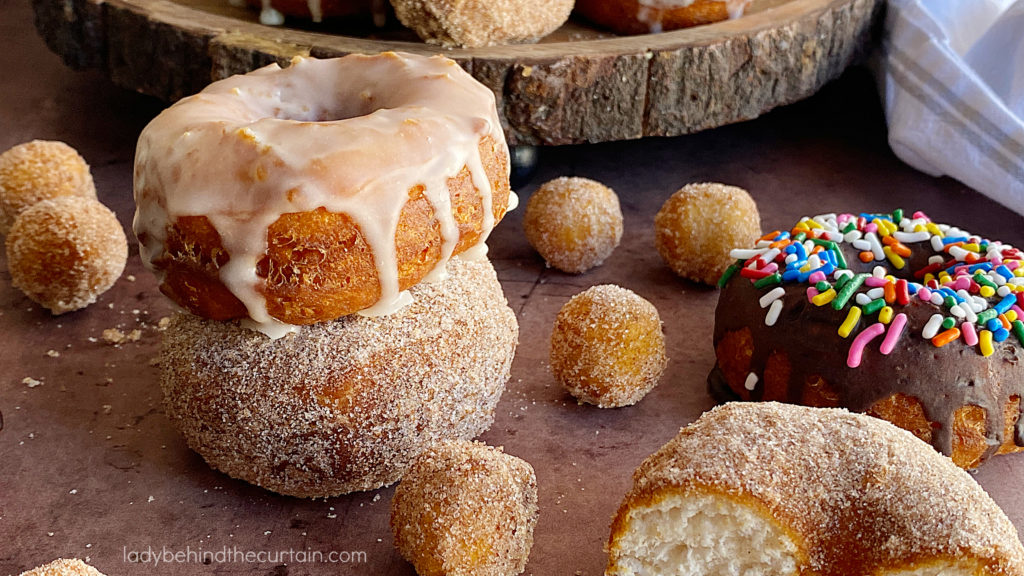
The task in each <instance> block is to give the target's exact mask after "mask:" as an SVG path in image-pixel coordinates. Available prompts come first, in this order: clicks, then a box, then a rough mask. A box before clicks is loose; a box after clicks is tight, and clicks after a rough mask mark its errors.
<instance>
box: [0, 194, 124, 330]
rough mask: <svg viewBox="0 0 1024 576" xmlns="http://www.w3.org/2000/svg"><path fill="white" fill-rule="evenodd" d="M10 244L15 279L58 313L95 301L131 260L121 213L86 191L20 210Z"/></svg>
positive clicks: (27, 291)
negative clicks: (91, 196)
mask: <svg viewBox="0 0 1024 576" xmlns="http://www.w3.org/2000/svg"><path fill="white" fill-rule="evenodd" d="M6 250H7V267H8V269H9V270H10V273H11V284H13V285H14V286H15V287H17V288H19V289H20V290H21V291H22V292H24V293H25V295H26V296H28V297H29V298H30V299H32V300H33V301H35V302H38V303H39V304H41V305H42V306H43V307H44V308H46V309H47V310H50V311H51V312H52V313H54V314H64V313H65V312H72V311H74V310H79V309H82V308H85V307H86V306H88V305H89V304H92V303H93V302H95V301H96V299H97V298H98V297H99V296H100V295H101V294H103V293H104V292H106V291H107V290H109V289H110V287H111V286H113V285H114V283H115V282H117V279H118V278H120V277H121V273H122V272H123V271H124V267H125V263H126V262H127V260H128V240H127V238H125V235H124V229H122V228H121V223H120V222H118V220H117V216H115V215H114V213H113V212H111V211H110V210H109V209H108V208H107V207H106V206H104V205H103V204H101V203H100V202H99V201H98V200H95V199H94V198H89V197H82V196H60V197H57V198H53V199H51V200H43V201H42V202H38V203H36V204H35V205H33V206H32V207H31V208H29V209H27V210H25V211H24V212H22V213H21V214H19V215H18V218H17V219H16V220H15V221H14V226H13V227H11V230H10V233H9V234H8V235H7V241H6Z"/></svg>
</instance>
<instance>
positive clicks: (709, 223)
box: [654, 183, 761, 284]
mask: <svg viewBox="0 0 1024 576" xmlns="http://www.w3.org/2000/svg"><path fill="white" fill-rule="evenodd" d="M760 235H761V215H760V213H759V212H758V211H757V204H756V203H755V202H754V199H753V198H751V197H750V194H748V193H747V191H746V190H744V189H742V188H737V187H736V186H726V185H724V184H716V183H703V184H687V185H686V186H683V187H682V188H680V189H679V190H678V191H677V192H676V193H675V194H673V195H672V196H670V197H669V199H668V200H666V201H665V203H664V204H663V205H662V206H661V209H660V210H658V213H657V214H656V215H655V217H654V245H655V247H656V248H657V249H658V253H659V254H661V257H662V258H663V259H664V260H665V263H667V264H668V265H669V267H670V268H672V270H673V271H674V272H675V273H676V274H678V275H679V276H682V277H683V278H687V279H689V280H694V281H696V282H703V283H705V284H714V283H715V282H716V281H717V280H718V278H719V277H721V275H722V272H724V271H725V269H726V268H728V267H729V264H730V263H731V262H732V260H731V259H730V258H729V251H730V250H732V249H733V248H735V247H736V246H743V245H746V244H748V243H750V242H753V241H754V240H755V239H757V237H758V236H760Z"/></svg>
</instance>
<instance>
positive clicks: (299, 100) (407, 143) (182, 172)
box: [134, 53, 515, 336]
mask: <svg viewBox="0 0 1024 576" xmlns="http://www.w3.org/2000/svg"><path fill="white" fill-rule="evenodd" d="M487 136H490V137H491V138H492V139H493V140H494V142H496V143H497V144H498V145H499V146H501V147H502V150H501V151H500V153H502V154H504V155H506V157H507V154H508V150H507V147H506V146H505V139H504V135H503V134H502V131H501V125H500V122H499V119H498V115H497V109H496V107H495V102H494V95H493V94H492V93H491V92H490V90H489V89H487V88H486V87H484V86H483V85H481V84H479V83H478V82H476V80H474V79H473V78H472V77H471V76H470V75H469V74H467V73H466V72H465V71H463V70H462V69H461V68H460V67H459V66H458V65H457V64H456V63H455V62H453V61H451V60H449V59H447V58H443V57H440V56H435V57H432V58H426V57H422V56H413V55H407V54H395V53H385V54H380V55H377V56H362V55H351V56H347V57H345V58H339V59H333V60H316V59H310V58H296V59H294V60H293V61H292V64H291V66H289V67H288V68H285V69H281V68H279V67H278V66H277V65H276V64H272V65H270V66H267V67H265V68H261V69H259V70H256V71H254V72H251V73H249V74H247V75H244V76H234V77H232V78H228V79H226V80H222V81H219V82H215V83H213V84H211V85H210V86H208V87H207V88H206V89H205V90H203V91H202V92H200V93H199V94H196V95H194V96H190V97H188V98H185V99H183V100H181V101H180V102H178V103H177V104H175V105H173V106H171V107H170V108H168V109H167V110H165V111H164V112H163V113H161V114H160V115H159V116H157V118H155V119H154V120H153V121H152V122H151V123H150V124H149V125H148V126H147V127H146V128H145V130H143V132H142V134H141V136H140V137H139V142H138V147H137V150H136V160H135V202H136V214H135V221H134V229H135V232H136V235H138V236H139V238H140V239H143V242H140V255H141V256H142V259H143V262H145V264H146V265H147V266H148V267H150V268H151V269H154V271H155V272H156V273H157V274H158V276H159V275H160V274H161V272H160V270H156V269H155V266H154V264H153V260H154V259H156V258H159V257H160V256H161V255H162V254H163V251H164V248H163V246H164V242H165V241H166V234H167V227H168V225H169V223H171V222H173V221H175V220H176V219H177V218H179V217H182V216H196V215H205V216H206V217H207V218H208V219H209V221H210V222H211V223H212V224H213V226H214V227H215V228H216V230H217V231H218V233H219V234H220V236H221V242H222V244H223V246H224V248H225V250H226V251H227V253H228V254H229V256H230V260H229V261H228V262H227V264H226V265H224V266H223V267H221V269H220V280H221V282H222V283H223V284H224V285H225V286H226V287H227V288H228V289H229V290H230V291H231V292H232V293H233V294H234V295H235V296H236V297H238V299H239V300H241V301H242V303H243V304H245V306H246V308H247V310H248V312H249V317H250V319H251V321H252V322H253V325H254V326H255V327H257V328H259V329H260V330H262V331H264V332H265V333H267V334H268V335H271V336H275V335H276V336H282V335H284V334H285V333H287V331H288V330H289V327H288V326H286V325H282V324H281V323H280V322H279V321H277V320H275V319H274V318H272V317H270V315H269V314H268V313H267V308H266V302H265V300H264V297H263V295H262V294H261V291H260V288H261V286H262V285H263V283H264V280H263V279H262V278H259V277H258V275H257V273H256V264H257V263H258V262H259V260H260V259H261V258H262V257H263V256H264V255H265V254H266V250H267V230H268V228H269V226H270V225H271V224H272V223H274V222H275V221H276V220H278V219H279V218H280V217H281V215H282V214H286V213H294V212H306V211H312V210H316V209H317V208H321V207H323V208H325V209H327V210H328V211H329V212H336V213H345V214H347V215H348V216H349V217H350V218H352V220H353V221H354V222H355V223H356V224H357V225H358V226H359V228H360V231H361V232H362V234H363V237H364V239H365V240H366V242H367V244H368V245H369V247H370V249H371V250H372V252H373V255H374V260H375V263H376V265H377V270H378V275H379V280H380V285H381V299H380V301H379V302H378V303H377V304H376V305H374V306H373V307H371V308H369V309H367V310H364V311H362V313H364V314H371V315H377V314H386V313H389V312H391V311H394V310H396V309H398V308H399V307H401V306H402V305H404V304H405V303H407V302H408V301H410V297H409V295H408V294H406V293H403V292H401V291H400V290H399V286H398V264H397V257H396V254H395V241H394V238H395V230H396V227H397V223H398V219H399V214H400V212H401V210H402V207H403V206H404V205H405V203H406V201H407V200H408V191H409V189H410V188H413V187H415V186H417V185H420V186H423V194H424V197H425V198H426V199H427V200H428V201H429V202H430V203H431V205H432V206H433V207H434V213H435V215H436V216H437V218H438V220H439V223H440V230H441V234H442V239H443V242H442V250H441V252H442V257H441V259H440V260H439V262H438V263H437V265H436V266H435V268H434V270H433V271H432V272H431V274H429V277H430V279H432V280H438V279H440V278H442V277H443V274H444V272H443V271H444V268H445V265H446V264H447V262H448V260H449V259H450V258H451V256H452V253H453V251H454V248H455V245H456V243H457V241H458V234H459V232H458V226H457V224H456V222H455V219H454V215H453V214H452V209H451V199H450V197H449V192H448V186H447V182H448V179H449V178H451V177H453V176H455V175H456V174H457V173H458V172H459V171H460V170H461V169H462V167H463V166H466V167H467V168H468V169H469V172H470V175H471V178H472V182H473V184H474V185H475V186H476V188H477V190H478V191H479V192H480V194H481V198H482V208H483V213H484V215H485V216H484V221H483V223H482V224H483V227H482V232H481V237H480V240H479V242H478V244H477V246H475V247H474V248H473V249H471V250H470V251H469V252H474V253H479V252H480V251H481V250H482V251H484V253H486V252H485V251H486V247H485V246H484V245H483V244H484V242H485V240H486V239H487V237H488V235H489V234H490V230H491V228H492V227H493V225H494V217H493V211H492V198H491V196H492V191H491V186H490V182H489V180H488V178H487V175H486V173H485V171H484V168H483V162H482V160H481V158H480V153H479V149H478V145H479V142H480V140H481V138H484V137H487ZM510 196H511V198H510V203H511V202H515V200H514V195H510ZM472 255H475V254H471V255H470V256H472ZM161 281H162V278H161Z"/></svg>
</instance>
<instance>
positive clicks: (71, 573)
mask: <svg viewBox="0 0 1024 576" xmlns="http://www.w3.org/2000/svg"><path fill="white" fill-rule="evenodd" d="M21 576H103V574H102V573H100V571H99V570H97V569H95V568H93V567H92V566H89V565H88V564H86V563H85V562H82V561H81V560H78V559H77V558H73V559H66V558H60V559H58V560H54V561H53V562H50V563H49V564H47V565H46V566H40V567H38V568H33V569H32V570H29V571H27V572H22V573H21Z"/></svg>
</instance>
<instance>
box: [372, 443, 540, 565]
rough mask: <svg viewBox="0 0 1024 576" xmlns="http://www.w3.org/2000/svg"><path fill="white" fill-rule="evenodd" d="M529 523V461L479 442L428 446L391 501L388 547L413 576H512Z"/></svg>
mask: <svg viewBox="0 0 1024 576" xmlns="http://www.w3.org/2000/svg"><path fill="white" fill-rule="evenodd" d="M536 524H537V477H536V474H535V473H534V471H533V467H532V466H530V464H529V463H528V462H526V461H524V460H521V459H519V458H516V457H515V456H511V455H508V454H505V453H504V452H502V449H501V448H500V447H499V448H493V447H491V446H487V445H486V444H483V443H481V442H469V441H465V440H456V441H445V442H440V443H438V444H436V445H434V446H432V447H431V448H430V449H428V450H426V451H425V452H424V453H423V454H421V455H420V456H419V457H418V458H417V459H416V461H415V462H414V463H413V465H412V466H411V467H410V468H409V471H408V472H407V473H406V474H405V476H404V477H403V478H402V482H401V484H399V485H398V488H397V489H396V490H395V496H394V498H393V499H392V501H391V529H392V531H393V532H394V535H395V545H396V546H397V547H398V550H399V552H401V554H402V556H403V557H404V558H405V559H406V560H408V561H409V562H411V563H412V564H413V566H415V567H416V572H417V573H418V574H420V576H443V575H448V576H512V575H515V574H520V573H522V571H523V569H524V568H525V567H526V561H527V558H528V557H529V555H530V549H531V548H532V547H533V529H534V526H535V525H536Z"/></svg>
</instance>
